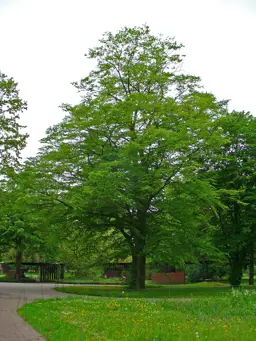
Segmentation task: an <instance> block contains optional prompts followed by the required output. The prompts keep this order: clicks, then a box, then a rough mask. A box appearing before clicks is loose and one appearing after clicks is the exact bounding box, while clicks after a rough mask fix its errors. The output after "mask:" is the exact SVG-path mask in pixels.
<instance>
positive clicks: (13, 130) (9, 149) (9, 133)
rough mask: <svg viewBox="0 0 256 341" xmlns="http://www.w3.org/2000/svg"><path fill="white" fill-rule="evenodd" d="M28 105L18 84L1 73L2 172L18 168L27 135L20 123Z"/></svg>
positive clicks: (0, 133) (0, 168)
mask: <svg viewBox="0 0 256 341" xmlns="http://www.w3.org/2000/svg"><path fill="white" fill-rule="evenodd" d="M26 109H27V104H26V102H24V101H23V100H22V99H21V98H20V97H19V91H18V89H17V83H15V81H14V80H13V78H8V77H7V76H6V75H5V74H3V73H1V72H0V172H1V173H5V172H6V168H9V167H13V166H17V163H18V161H19V159H20V151H21V150H22V149H23V148H24V147H25V145H26V138H27V136H28V135H27V134H25V133H24V131H23V128H24V127H23V126H22V125H20V123H19V118H20V114H21V113H22V112H23V111H24V110H26Z"/></svg>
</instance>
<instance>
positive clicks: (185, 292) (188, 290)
mask: <svg viewBox="0 0 256 341" xmlns="http://www.w3.org/2000/svg"><path fill="white" fill-rule="evenodd" d="M244 288H246V287H244ZM248 289H249V288H248ZM56 290H57V291H61V292H65V293H70V294H77V295H89V296H104V297H128V298H183V297H184V298H185V297H212V296H223V294H227V293H229V292H230V291H231V288H230V286H229V284H227V283H196V284H185V285H162V286H148V287H147V288H146V289H145V290H139V291H138V290H130V289H127V287H124V286H119V287H107V286H101V287H97V286H72V287H58V288H56Z"/></svg>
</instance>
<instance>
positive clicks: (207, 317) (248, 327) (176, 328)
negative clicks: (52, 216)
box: [19, 290, 256, 341]
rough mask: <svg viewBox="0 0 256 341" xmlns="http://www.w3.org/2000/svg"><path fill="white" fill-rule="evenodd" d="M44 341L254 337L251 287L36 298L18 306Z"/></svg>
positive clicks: (245, 340)
mask: <svg viewBox="0 0 256 341" xmlns="http://www.w3.org/2000/svg"><path fill="white" fill-rule="evenodd" d="M19 314H20V315H21V316H22V317H23V318H25V320H27V321H28V322H29V323H30V324H31V325H32V326H33V327H34V328H35V329H36V330H38V331H39V332H40V333H41V334H42V335H43V336H44V337H45V339H46V340H48V341H81V340H86V341H100V340H105V341H119V340H122V341H169V340H170V341H178V340H179V341H192V340H193V341H195V340H209V341H254V340H256V292H255V291H252V290H251V291H248V290H242V291H237V292H235V293H230V294H225V295H224V296H223V297H216V296H215V297H202V298H194V299H192V300H189V301H188V300H176V301H175V300H174V301H170V300H165V301H164V300H158V301H152V300H145V299H130V298H127V299H124V300H115V299H110V298H106V299H96V298H90V297H78V296H76V297H74V296H73V297H67V298H64V299H53V300H40V301H37V302H35V303H30V304H27V305H25V306H24V307H22V308H21V309H20V310H19Z"/></svg>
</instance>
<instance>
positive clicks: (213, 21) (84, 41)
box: [0, 0, 256, 156]
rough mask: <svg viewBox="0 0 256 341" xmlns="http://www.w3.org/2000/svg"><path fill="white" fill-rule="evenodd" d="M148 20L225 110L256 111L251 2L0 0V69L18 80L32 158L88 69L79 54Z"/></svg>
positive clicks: (255, 24) (255, 8)
mask: <svg viewBox="0 0 256 341" xmlns="http://www.w3.org/2000/svg"><path fill="white" fill-rule="evenodd" d="M144 23H147V24H148V25H149V26H150V27H151V28H152V30H153V32H155V33H163V34H164V35H168V36H174V37H176V39H177V41H178V42H182V43H183V44H184V45H185V54H186V55H187V57H186V62H185V64H184V67H183V69H184V70H185V71H187V72H189V73H191V74H194V75H197V76H200V77H201V78H202V83H203V85H204V87H205V89H206V90H207V91H210V92H213V93H214V94H215V95H216V96H217V97H218V98H219V99H231V104H230V108H231V109H236V110H245V111H250V112H251V113H252V114H254V115H255V114H256V101H255V97H256V96H255V91H256V87H255V84H254V83H255V80H256V66H255V64H256V40H255V39H256V38H255V34H256V0H157V1H156V0H154V1H153V0H129V1H121V0H0V33H1V38H0V70H1V71H2V72H3V73H6V74H7V75H8V76H12V77H14V79H15V80H16V81H17V82H18V83H19V89H20V94H21V96H22V98H24V99H25V100H26V101H27V102H28V107H29V109H28V111H27V112H25V113H24V114H23V115H22V123H23V124H26V125H27V131H28V133H29V135H30V138H29V140H28V146H27V148H26V150H25V152H24V156H33V155H35V154H36V151H37V149H38V146H39V142H38V140H39V139H40V138H42V137H43V136H44V133H45V130H46V129H47V128H48V127H49V126H50V125H52V124H55V123H57V122H59V121H60V120H61V118H62V117H63V113H62V112H61V110H60V109H59V105H60V104H61V103H63V102H66V103H73V104H75V103H77V102H78V101H79V95H78V94H77V93H76V90H75V89H74V88H73V87H72V85H71V84H70V83H71V82H72V81H75V80H79V79H81V78H82V77H83V76H85V75H86V74H87V73H88V71H89V70H90V65H89V63H88V61H87V60H86V58H85V57H84V54H85V53H86V52H87V50H88V48H89V47H93V46H95V45H97V40H98V39H99V38H100V37H101V35H102V33H103V32H105V31H116V30H118V29H119V28H121V27H123V26H135V25H142V24H144Z"/></svg>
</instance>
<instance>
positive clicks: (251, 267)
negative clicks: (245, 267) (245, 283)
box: [249, 245, 254, 285]
mask: <svg viewBox="0 0 256 341" xmlns="http://www.w3.org/2000/svg"><path fill="white" fill-rule="evenodd" d="M249 285H254V247H253V245H252V247H251V252H250V263H249Z"/></svg>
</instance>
